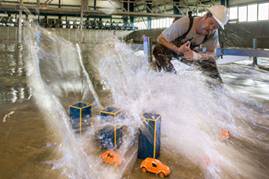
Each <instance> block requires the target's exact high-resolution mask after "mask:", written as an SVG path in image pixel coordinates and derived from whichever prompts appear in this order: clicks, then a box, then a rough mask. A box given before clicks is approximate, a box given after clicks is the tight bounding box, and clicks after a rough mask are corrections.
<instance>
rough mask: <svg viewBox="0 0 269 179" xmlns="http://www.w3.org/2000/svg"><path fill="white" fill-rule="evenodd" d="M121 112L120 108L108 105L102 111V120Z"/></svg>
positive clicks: (111, 117)
mask: <svg viewBox="0 0 269 179" xmlns="http://www.w3.org/2000/svg"><path fill="white" fill-rule="evenodd" d="M119 114H120V110H119V109H118V108H115V107H112V106H108V107H106V108H105V109H103V110H101V111H100V117H101V120H111V119H113V118H114V117H116V116H118V115H119Z"/></svg>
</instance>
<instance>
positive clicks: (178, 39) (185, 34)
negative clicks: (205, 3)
mask: <svg viewBox="0 0 269 179" xmlns="http://www.w3.org/2000/svg"><path fill="white" fill-rule="evenodd" d="M189 19H190V23H189V27H188V30H187V31H186V32H185V33H184V34H183V35H181V36H179V37H178V38H176V39H175V40H174V41H173V43H174V44H175V45H176V46H180V45H182V40H183V39H185V37H186V36H187V35H188V33H189V32H190V30H191V28H192V25H193V19H194V18H193V16H189Z"/></svg>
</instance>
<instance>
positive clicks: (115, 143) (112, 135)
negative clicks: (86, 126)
mask: <svg viewBox="0 0 269 179" xmlns="http://www.w3.org/2000/svg"><path fill="white" fill-rule="evenodd" d="M122 136H123V127H117V126H112V125H109V126H105V127H104V128H102V129H100V130H99V131H98V132H97V133H96V134H95V137H96V140H97V143H98V144H99V146H100V147H101V148H102V149H113V148H118V147H120V145H121V143H122Z"/></svg>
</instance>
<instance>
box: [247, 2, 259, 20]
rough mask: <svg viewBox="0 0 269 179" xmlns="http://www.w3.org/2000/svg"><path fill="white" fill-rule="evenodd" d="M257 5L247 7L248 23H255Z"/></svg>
mask: <svg viewBox="0 0 269 179" xmlns="http://www.w3.org/2000/svg"><path fill="white" fill-rule="evenodd" d="M257 13H258V12H257V4H251V5H248V21H257Z"/></svg>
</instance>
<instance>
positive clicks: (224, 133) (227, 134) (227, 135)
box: [220, 128, 231, 140]
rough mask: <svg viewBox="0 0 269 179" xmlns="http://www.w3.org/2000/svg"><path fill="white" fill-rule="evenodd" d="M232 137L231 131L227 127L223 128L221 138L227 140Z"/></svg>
mask: <svg viewBox="0 0 269 179" xmlns="http://www.w3.org/2000/svg"><path fill="white" fill-rule="evenodd" d="M230 137H231V134H230V132H229V131H228V130H227V129H223V128H222V129H221V130H220V139H221V140H226V139H229V138H230Z"/></svg>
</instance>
